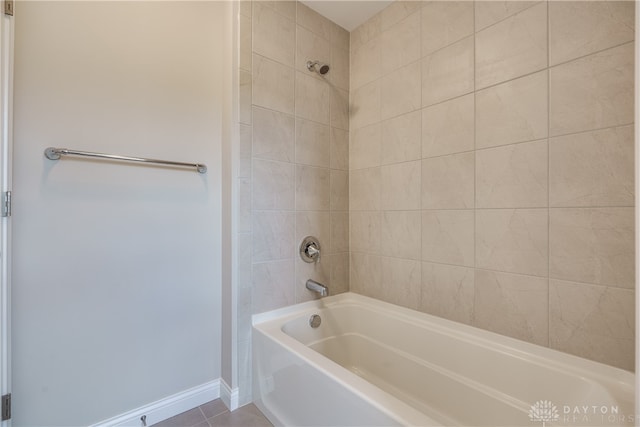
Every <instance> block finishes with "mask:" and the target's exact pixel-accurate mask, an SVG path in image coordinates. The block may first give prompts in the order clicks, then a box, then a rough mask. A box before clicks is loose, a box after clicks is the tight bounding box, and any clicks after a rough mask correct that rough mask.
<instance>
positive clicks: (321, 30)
mask: <svg viewBox="0 0 640 427" xmlns="http://www.w3.org/2000/svg"><path fill="white" fill-rule="evenodd" d="M295 3H296V6H297V19H296V22H297V23H298V24H299V25H302V26H303V27H305V28H306V29H308V30H311V31H313V32H314V33H316V34H317V35H319V36H320V37H322V38H325V39H327V40H329V39H330V38H331V30H332V28H333V22H331V21H329V20H328V19H327V18H325V17H324V16H322V15H320V14H319V13H318V12H316V11H315V10H313V9H311V8H310V7H308V6H306V5H304V4H302V3H300V2H298V1H297V2H295Z"/></svg>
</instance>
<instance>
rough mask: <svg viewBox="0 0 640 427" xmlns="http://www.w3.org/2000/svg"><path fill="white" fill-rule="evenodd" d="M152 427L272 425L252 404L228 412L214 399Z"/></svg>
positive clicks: (249, 426)
mask: <svg viewBox="0 0 640 427" xmlns="http://www.w3.org/2000/svg"><path fill="white" fill-rule="evenodd" d="M154 427H272V425H271V423H270V422H269V420H267V419H266V418H265V416H264V415H262V412H260V410H259V409H258V408H256V406H255V405H254V404H253V403H251V404H249V405H247V406H243V407H242V408H239V409H236V410H235V411H233V412H229V410H228V409H227V407H226V406H224V403H222V400H220V399H216V400H212V401H211V402H207V403H205V404H204V405H201V406H198V407H197V408H193V409H191V410H189V411H187V412H183V413H182V414H179V415H176V416H175V417H171V418H169V419H168V420H164V421H162V422H161V423H158V424H155V425H154Z"/></svg>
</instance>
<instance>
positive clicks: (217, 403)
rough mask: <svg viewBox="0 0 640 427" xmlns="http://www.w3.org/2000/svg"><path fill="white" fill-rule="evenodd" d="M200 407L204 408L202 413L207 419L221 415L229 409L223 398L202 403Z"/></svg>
mask: <svg viewBox="0 0 640 427" xmlns="http://www.w3.org/2000/svg"><path fill="white" fill-rule="evenodd" d="M200 409H202V413H203V414H204V416H205V418H207V419H208V418H213V417H215V416H216V415H220V414H222V413H223V412H227V411H228V409H227V407H226V406H225V404H224V402H222V400H221V399H216V400H212V401H211V402H207V403H205V404H204V405H200Z"/></svg>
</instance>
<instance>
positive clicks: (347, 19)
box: [301, 0, 392, 31]
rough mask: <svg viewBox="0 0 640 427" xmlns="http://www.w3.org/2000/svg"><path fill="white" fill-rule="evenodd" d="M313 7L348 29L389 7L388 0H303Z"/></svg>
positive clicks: (302, 1)
mask: <svg viewBox="0 0 640 427" xmlns="http://www.w3.org/2000/svg"><path fill="white" fill-rule="evenodd" d="M301 3H304V4H306V5H307V6H309V7H310V8H311V9H313V10H315V11H316V12H318V13H319V14H321V15H322V16H324V17H326V18H329V19H330V20H332V21H333V22H335V23H336V24H338V25H340V26H341V27H342V28H344V29H345V30H348V31H352V30H354V29H356V28H357V27H358V26H359V25H360V24H362V23H363V22H365V21H366V20H367V19H369V18H371V17H372V16H373V15H375V14H376V13H378V12H380V11H381V10H382V9H384V8H385V7H387V6H388V5H389V4H391V3H392V1H387V0H301Z"/></svg>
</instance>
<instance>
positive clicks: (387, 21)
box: [380, 0, 422, 31]
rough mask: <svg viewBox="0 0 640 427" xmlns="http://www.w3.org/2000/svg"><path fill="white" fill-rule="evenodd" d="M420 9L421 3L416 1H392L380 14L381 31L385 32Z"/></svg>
mask: <svg viewBox="0 0 640 427" xmlns="http://www.w3.org/2000/svg"><path fill="white" fill-rule="evenodd" d="M421 7H422V2H420V1H416V0H398V1H394V2H393V3H391V4H390V5H389V6H387V7H386V8H384V9H383V10H382V12H380V21H381V27H382V30H383V31H384V30H386V29H387V28H389V27H391V26H393V25H394V24H396V23H398V22H400V21H402V20H403V19H404V18H406V17H407V16H409V15H411V14H412V13H414V12H416V11H419V10H420V8H421Z"/></svg>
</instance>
